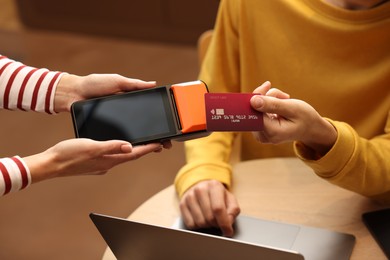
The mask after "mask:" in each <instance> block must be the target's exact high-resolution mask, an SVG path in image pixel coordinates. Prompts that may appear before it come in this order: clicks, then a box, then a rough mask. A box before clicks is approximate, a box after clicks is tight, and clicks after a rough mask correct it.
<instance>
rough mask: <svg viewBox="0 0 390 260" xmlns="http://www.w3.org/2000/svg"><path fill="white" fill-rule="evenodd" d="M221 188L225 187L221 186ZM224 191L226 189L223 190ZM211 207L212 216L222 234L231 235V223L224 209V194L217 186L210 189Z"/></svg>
mask: <svg viewBox="0 0 390 260" xmlns="http://www.w3.org/2000/svg"><path fill="white" fill-rule="evenodd" d="M222 189H225V188H224V187H222ZM225 192H226V190H225ZM210 198H211V203H212V204H211V207H212V208H213V212H214V216H215V219H216V221H217V224H218V226H219V228H220V229H221V231H222V234H223V235H224V236H227V237H231V236H233V233H234V231H233V223H232V222H231V218H229V216H228V214H227V209H226V203H225V195H224V193H223V192H221V191H220V190H219V189H218V188H215V189H211V190H210Z"/></svg>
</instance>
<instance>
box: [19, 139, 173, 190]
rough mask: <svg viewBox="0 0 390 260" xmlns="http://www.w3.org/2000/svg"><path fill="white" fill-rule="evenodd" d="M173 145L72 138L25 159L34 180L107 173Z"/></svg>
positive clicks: (168, 143)
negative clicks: (133, 145) (135, 143)
mask: <svg viewBox="0 0 390 260" xmlns="http://www.w3.org/2000/svg"><path fill="white" fill-rule="evenodd" d="M170 146H171V144H170V142H167V143H164V144H159V143H153V144H147V145H140V146H135V147H132V146H131V144H130V143H128V142H126V141H119V140H111V141H104V142H100V141H93V140H91V139H83V138H80V139H69V140H65V141H62V142H60V143H58V144H56V145H55V146H53V147H51V148H49V149H47V150H46V151H44V152H42V153H39V154H35V155H32V156H28V157H25V158H24V160H25V162H26V164H27V166H28V168H29V170H30V173H31V177H32V182H33V183H34V182H38V181H41V180H45V179H49V178H54V177H63V176H73V175H91V174H104V173H106V172H107V171H108V170H110V169H111V168H113V167H114V166H116V165H118V164H121V163H124V162H127V161H131V160H136V159H138V158H140V157H142V156H144V155H146V154H148V153H151V152H160V151H161V150H162V149H163V148H170Z"/></svg>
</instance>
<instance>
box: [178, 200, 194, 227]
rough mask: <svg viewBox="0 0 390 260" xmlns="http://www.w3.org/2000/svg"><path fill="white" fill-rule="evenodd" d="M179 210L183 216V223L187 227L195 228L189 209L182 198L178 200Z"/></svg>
mask: <svg viewBox="0 0 390 260" xmlns="http://www.w3.org/2000/svg"><path fill="white" fill-rule="evenodd" d="M180 212H181V215H182V217H183V222H184V225H185V226H186V227H187V228H188V229H195V221H194V219H193V217H192V215H191V212H190V210H189V209H188V207H187V204H186V203H185V200H184V199H182V200H181V202H180Z"/></svg>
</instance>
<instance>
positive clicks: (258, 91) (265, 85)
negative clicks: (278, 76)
mask: <svg viewBox="0 0 390 260" xmlns="http://www.w3.org/2000/svg"><path fill="white" fill-rule="evenodd" d="M270 88H271V82H269V81H266V82H264V83H263V84H261V86H259V87H257V88H256V89H255V90H254V91H253V93H254V94H261V95H265V94H266V93H267V92H268V91H269V90H270Z"/></svg>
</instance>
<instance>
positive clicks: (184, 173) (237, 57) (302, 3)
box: [175, 0, 390, 203]
mask: <svg viewBox="0 0 390 260" xmlns="http://www.w3.org/2000/svg"><path fill="white" fill-rule="evenodd" d="M200 79H202V80H203V81H205V82H206V83H207V85H208V86H209V89H210V92H249V93H251V92H252V91H253V90H254V89H255V88H256V87H257V86H259V85H260V84H261V83H263V82H264V81H266V80H269V81H271V83H272V85H273V87H276V88H279V89H281V90H283V91H284V92H287V93H289V94H290V96H291V97H292V98H296V99H301V100H304V101H306V102H307V103H309V104H311V105H312V106H313V107H314V108H315V109H316V110H317V111H318V112H319V113H320V114H321V115H322V116H323V117H326V118H330V122H331V123H332V124H333V125H334V126H335V127H336V129H337V131H338V139H337V142H336V144H335V145H334V147H333V148H332V149H331V150H330V151H329V152H328V153H327V154H326V155H325V156H324V157H322V158H321V159H319V160H310V158H311V157H310V154H309V151H306V150H305V149H304V148H302V147H299V145H298V144H297V143H295V144H292V143H287V144H282V145H269V144H268V145H264V144H260V143H258V142H256V141H255V139H254V138H253V137H252V134H251V133H242V134H241V135H239V137H240V138H241V141H242V144H241V145H242V146H241V147H242V148H241V158H242V160H250V159H256V158H266V157H275V156H279V157H281V156H293V155H294V152H295V154H296V155H297V156H298V157H299V158H301V159H302V160H303V161H304V162H305V163H306V164H307V165H309V166H310V167H312V168H313V169H314V171H315V173H316V174H318V175H319V176H321V177H322V178H324V179H326V180H328V181H330V182H332V183H334V184H336V185H339V186H341V187H344V188H346V189H349V190H352V191H355V192H358V193H360V194H363V195H365V196H369V197H373V198H376V199H379V200H383V201H385V202H387V203H390V2H387V3H385V4H383V5H380V6H378V7H376V8H373V9H370V10H365V11H348V10H344V9H339V8H336V7H333V6H331V5H329V4H327V3H325V2H323V1H321V0H294V1H291V0H261V1H260V0H222V1H221V4H220V9H219V13H218V17H217V22H216V25H215V28H214V34H213V39H212V41H211V44H210V47H209V49H208V52H207V54H206V57H205V60H204V63H203V65H202V69H201V73H200ZM235 136H236V134H234V133H230V132H229V133H226V132H215V133H213V134H211V135H210V136H209V137H207V138H201V139H197V140H192V141H188V142H186V143H185V146H186V156H187V164H186V165H185V166H184V167H183V168H182V169H181V170H180V171H179V173H178V175H177V176H176V179H175V185H176V189H177V192H178V194H179V196H181V195H182V194H183V193H184V192H185V191H186V190H187V189H188V188H189V187H191V186H192V185H193V184H195V183H197V182H199V181H201V180H206V179H217V180H219V181H221V182H223V183H224V184H226V185H227V186H228V187H229V186H230V185H231V181H232V180H231V171H232V169H231V166H230V164H229V158H230V153H231V148H232V144H233V142H234V140H235V139H234V137H235ZM294 148H295V149H294ZM260 170H261V169H259V171H260Z"/></svg>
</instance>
